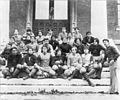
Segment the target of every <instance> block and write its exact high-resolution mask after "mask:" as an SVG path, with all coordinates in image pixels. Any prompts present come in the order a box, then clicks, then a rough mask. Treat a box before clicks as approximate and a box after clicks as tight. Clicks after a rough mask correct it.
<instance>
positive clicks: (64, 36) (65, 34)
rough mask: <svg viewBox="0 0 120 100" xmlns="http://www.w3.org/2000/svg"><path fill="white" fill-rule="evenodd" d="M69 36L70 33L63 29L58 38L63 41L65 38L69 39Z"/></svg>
mask: <svg viewBox="0 0 120 100" xmlns="http://www.w3.org/2000/svg"><path fill="white" fill-rule="evenodd" d="M67 36H68V33H67V32H66V28H65V27H62V32H61V33H59V36H58V38H59V39H60V40H63V38H67Z"/></svg>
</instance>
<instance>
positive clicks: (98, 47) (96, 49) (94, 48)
mask: <svg viewBox="0 0 120 100" xmlns="http://www.w3.org/2000/svg"><path fill="white" fill-rule="evenodd" d="M101 50H105V48H104V47H102V46H101V45H99V44H98V45H94V44H91V45H90V47H89V51H90V52H91V54H92V55H93V56H100V51H101Z"/></svg>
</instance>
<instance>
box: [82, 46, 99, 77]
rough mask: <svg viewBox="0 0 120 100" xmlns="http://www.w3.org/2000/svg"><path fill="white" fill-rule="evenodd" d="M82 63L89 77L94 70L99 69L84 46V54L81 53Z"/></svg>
mask: <svg viewBox="0 0 120 100" xmlns="http://www.w3.org/2000/svg"><path fill="white" fill-rule="evenodd" d="M82 63H83V67H84V68H85V69H86V71H87V75H88V76H89V77H91V75H93V74H94V73H95V72H97V69H99V66H97V62H95V61H93V56H92V55H91V54H90V53H89V49H88V48H84V54H82Z"/></svg>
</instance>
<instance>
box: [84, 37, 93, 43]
mask: <svg viewBox="0 0 120 100" xmlns="http://www.w3.org/2000/svg"><path fill="white" fill-rule="evenodd" d="M82 42H83V44H87V43H89V44H91V43H93V42H94V37H87V36H86V37H84V38H83V41H82Z"/></svg>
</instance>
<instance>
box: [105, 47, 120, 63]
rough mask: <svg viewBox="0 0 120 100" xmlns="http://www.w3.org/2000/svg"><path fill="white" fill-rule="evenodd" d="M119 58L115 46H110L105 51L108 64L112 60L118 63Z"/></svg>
mask: <svg viewBox="0 0 120 100" xmlns="http://www.w3.org/2000/svg"><path fill="white" fill-rule="evenodd" d="M119 56H120V55H119V54H118V52H117V50H116V49H115V48H114V47H113V46H109V47H107V49H106V50H105V60H106V59H107V58H108V62H110V61H111V60H114V61H116V60H117V58H118V57H119Z"/></svg>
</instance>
